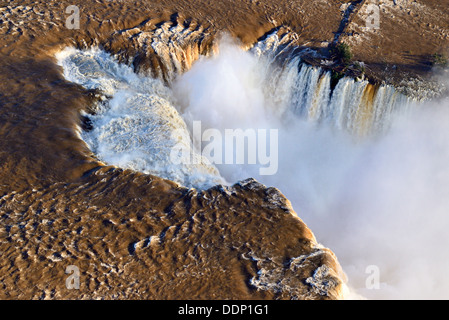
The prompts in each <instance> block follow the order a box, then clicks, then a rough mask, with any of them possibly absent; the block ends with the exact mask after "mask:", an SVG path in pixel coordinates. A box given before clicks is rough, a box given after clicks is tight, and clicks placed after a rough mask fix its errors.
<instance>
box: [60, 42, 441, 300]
mask: <svg viewBox="0 0 449 320" xmlns="http://www.w3.org/2000/svg"><path fill="white" fill-rule="evenodd" d="M280 43H281V41H280V40H279V38H276V35H272V36H270V37H267V39H265V40H264V41H263V42H262V43H258V44H256V45H255V46H254V47H253V48H252V49H250V50H249V51H243V50H242V49H240V48H239V46H237V45H235V44H233V43H229V41H227V42H226V44H225V45H223V46H222V47H221V48H220V50H219V52H220V54H219V55H218V56H214V57H210V58H200V60H199V61H197V62H196V63H194V64H193V66H192V68H191V69H190V70H189V71H187V72H186V73H184V74H183V75H182V76H180V77H177V78H175V80H174V82H173V83H171V88H168V87H166V86H164V85H163V84H162V83H161V82H159V81H158V80H155V79H149V78H145V77H139V76H137V75H134V74H132V71H131V70H130V69H129V68H127V67H125V66H120V65H118V64H117V63H116V62H114V60H113V59H112V58H110V57H109V56H108V55H106V54H105V53H104V52H101V51H99V50H91V51H81V52H80V51H70V50H66V51H64V52H63V53H62V54H61V55H60V56H59V61H60V62H61V64H62V65H63V66H64V69H65V74H66V77H67V79H68V80H71V81H74V82H77V83H80V84H82V85H84V86H86V87H88V88H100V89H102V90H104V91H105V92H107V93H108V94H109V95H111V96H113V98H112V99H111V100H110V101H109V106H108V107H105V108H104V109H102V110H100V112H99V113H98V115H97V116H94V117H92V119H93V122H94V123H93V125H94V130H92V131H91V132H88V133H83V138H85V140H86V142H87V143H88V144H89V146H90V147H91V149H92V150H94V151H95V152H96V153H97V155H99V157H100V158H102V159H103V160H105V161H106V162H110V163H113V164H117V165H120V166H123V167H126V166H128V167H131V168H134V169H136V170H141V171H145V170H147V171H149V172H152V173H154V174H158V175H161V176H163V177H168V178H170V179H171V177H173V178H174V180H175V181H178V182H179V183H182V184H185V185H188V184H189V183H190V184H191V185H192V186H197V185H198V182H199V184H200V187H206V186H208V185H209V186H210V185H213V184H215V183H217V182H218V181H222V182H223V181H224V179H222V178H221V177H220V175H219V174H218V172H217V171H216V170H215V167H213V166H206V167H205V168H204V167H200V168H197V167H195V168H194V169H195V170H197V171H195V170H192V168H191V167H185V166H182V165H181V166H179V167H173V166H172V165H171V164H170V163H169V162H168V160H167V159H168V158H167V153H168V151H167V149H168V148H170V147H171V146H173V145H174V143H175V142H176V141H173V139H172V137H171V134H170V132H173V129H176V128H179V127H180V128H183V130H184V131H183V132H184V134H183V137H182V138H181V140H182V141H184V140H188V139H189V138H190V137H189V132H188V129H189V126H190V125H191V121H194V120H199V121H201V122H202V123H203V125H204V127H213V128H221V129H223V128H278V129H279V170H278V172H277V174H275V175H272V176H260V175H259V174H258V169H259V167H258V166H257V165H256V166H254V165H217V167H218V169H219V172H220V174H221V175H222V176H223V177H225V178H226V180H227V181H238V180H242V179H244V178H247V177H255V178H256V179H258V180H259V181H261V182H262V183H264V184H266V185H270V186H275V187H277V188H279V189H280V190H281V191H282V192H283V193H284V194H285V195H286V196H287V197H288V198H289V199H290V200H291V202H292V205H293V207H294V208H295V209H296V210H297V212H298V215H299V216H300V217H301V218H302V219H303V220H304V221H305V222H306V223H307V224H308V225H309V226H310V227H311V229H312V230H313V231H314V233H315V235H316V237H317V239H318V240H319V241H320V242H322V243H323V244H324V245H325V246H327V247H329V248H331V249H332V250H333V251H334V252H335V253H336V254H337V257H338V258H339V261H340V263H341V264H342V266H343V269H344V270H345V271H346V273H347V274H348V278H349V285H350V287H351V288H352V289H353V293H354V292H355V293H356V294H362V295H363V296H364V297H367V298H372V299H375V298H383V299H402V298H413V299H421V298H424V299H425V298H448V297H449V296H448V293H447V292H446V288H447V287H448V286H449V276H448V275H447V272H446V270H448V268H449V254H448V253H447V250H446V245H447V244H448V243H449V235H448V233H447V232H446V231H445V229H446V226H447V225H448V222H449V219H448V216H447V208H449V200H448V199H449V197H448V196H449V194H447V193H448V191H447V190H449V188H448V187H449V152H448V150H449V142H448V141H449V140H448V139H446V136H447V135H446V124H447V123H448V121H449V112H447V111H446V109H447V108H444V106H449V103H448V101H441V102H439V103H435V104H426V105H421V106H420V108H414V107H412V104H413V103H412V101H411V100H410V99H408V98H406V97H405V96H403V95H401V94H399V93H397V92H396V91H395V90H394V88H391V87H388V86H381V87H379V88H377V89H376V90H375V91H374V93H372V95H371V96H370V97H371V98H372V99H371V101H370V102H369V103H366V99H365V98H366V96H367V90H372V89H373V88H372V87H369V86H370V84H369V83H368V82H367V81H355V80H353V79H348V78H343V79H342V80H340V81H339V82H338V84H337V85H336V87H335V88H334V89H333V91H331V88H330V82H331V79H330V74H329V73H327V72H324V71H323V70H321V69H319V68H316V67H311V66H306V65H303V64H301V63H300V58H299V57H291V58H290V59H287V60H286V61H285V63H280V64H276V63H274V61H276V56H278V55H279V53H280V52H279V51H280V50H282V49H280V48H281V47H282V46H280V45H279V44H280ZM77 57H78V58H77ZM83 59H86V60H87V61H85V62H83V61H84V60H83ZM91 60H94V61H96V62H95V63H93V62H89V61H91ZM80 62H82V63H81V64H80ZM83 65H84V67H83ZM84 69H85V70H84ZM112 70H113V71H112ZM90 74H92V75H94V76H93V77H91V76H90ZM174 106H176V108H175V107H174ZM176 109H177V110H176ZM180 114H181V115H182V117H181V116H180ZM149 132H154V134H148V133H149ZM372 133H376V134H374V135H370V134H372ZM360 135H362V136H365V138H364V139H360V138H357V137H359V136H360ZM186 143H188V142H186ZM148 150H149V151H151V150H153V152H149V151H148ZM154 150H157V152H160V155H159V154H158V158H155V157H154ZM123 153H125V154H126V156H125V157H128V158H127V159H126V158H125V160H123V161H122V162H120V161H121V160H120V159H122V158H121V157H123ZM102 155H103V156H102ZM114 157H118V158H119V159H115V158H114ZM106 158H107V159H106ZM155 168H156V169H155ZM201 175H203V177H202V178H194V177H195V176H196V177H198V176H201ZM176 179H177V180H176ZM370 266H376V267H377V268H378V270H379V271H380V274H379V281H380V283H379V288H378V289H369V288H367V286H366V281H367V279H368V277H369V274H367V270H371V269H370V268H369V267H370ZM352 297H353V296H352Z"/></svg>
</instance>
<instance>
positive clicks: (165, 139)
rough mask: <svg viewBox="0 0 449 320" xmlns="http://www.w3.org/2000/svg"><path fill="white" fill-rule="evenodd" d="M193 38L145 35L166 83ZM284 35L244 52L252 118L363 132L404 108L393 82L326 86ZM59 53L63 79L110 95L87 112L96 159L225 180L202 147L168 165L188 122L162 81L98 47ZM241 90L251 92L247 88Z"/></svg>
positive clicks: (172, 175)
mask: <svg viewBox="0 0 449 320" xmlns="http://www.w3.org/2000/svg"><path fill="white" fill-rule="evenodd" d="M193 36H194V38H195V39H196V38H198V36H199V35H198V33H192V32H186V31H185V30H184V31H183V30H180V26H177V27H172V28H169V27H167V26H166V27H165V28H160V29H157V30H156V32H155V33H154V35H153V38H150V37H149V35H145V41H147V42H150V43H151V46H152V48H153V49H154V52H156V54H159V55H160V56H161V61H163V62H164V63H165V64H166V67H165V68H164V69H165V70H166V71H168V75H166V76H164V78H165V80H167V79H170V80H169V85H170V84H171V83H173V82H174V81H176V80H175V79H176V74H178V75H179V73H180V71H181V70H185V69H186V68H190V65H191V64H192V63H193V62H192V61H191V60H192V59H196V57H197V56H198V53H199V51H200V50H199V49H198V48H197V47H195V48H196V49H195V50H194V51H192V49H191V48H190V46H188V45H186V43H187V40H186V39H189V37H193ZM140 37H142V36H140ZM291 38H292V36H290V35H288V34H284V35H282V36H280V35H278V33H277V32H274V33H272V34H270V35H269V36H267V37H266V38H265V39H264V40H262V41H260V42H258V43H256V44H255V45H254V46H253V47H252V48H250V49H249V50H248V52H249V53H250V54H251V55H252V56H253V57H256V58H257V60H255V62H254V65H255V66H254V68H252V69H251V70H248V72H247V73H248V74H249V76H250V77H252V78H254V79H255V80H254V81H255V82H256V86H257V87H258V88H260V91H261V92H263V98H261V99H260V100H261V102H260V104H263V108H264V109H265V111H261V110H259V111H257V110H258V109H257V108H259V106H255V108H256V109H254V110H253V114H252V115H253V116H254V112H259V113H263V112H266V111H269V113H270V114H274V115H275V117H277V118H279V119H282V118H289V117H290V115H291V114H293V115H295V116H296V117H298V118H299V119H303V120H306V121H308V122H312V123H321V124H323V125H328V126H329V125H330V126H332V127H335V128H337V129H340V130H343V131H348V132H350V133H352V134H354V135H355V136H364V135H367V134H369V133H373V132H377V133H379V132H381V131H383V130H385V128H387V127H388V123H389V118H390V117H391V115H392V114H393V113H394V112H397V111H404V110H407V108H408V107H409V106H410V105H411V103H412V102H413V101H412V100H411V99H409V98H407V97H406V96H404V95H402V94H400V93H398V92H397V91H395V89H394V88H393V87H390V86H385V85H373V84H371V83H369V82H368V81H366V80H359V81H357V80H354V79H351V78H348V77H344V78H342V79H340V80H339V81H338V83H337V85H336V86H335V88H333V90H332V89H331V73H330V71H325V70H323V69H322V68H320V67H315V66H310V65H308V64H306V63H304V62H303V61H302V60H301V54H298V53H294V50H292V48H291V47H290V43H291ZM149 39H151V40H149ZM139 41H143V40H142V39H140V40H139ZM181 44H182V45H181ZM214 51H215V52H216V53H217V51H218V48H217V47H214ZM191 52H194V57H190V56H189V53H191ZM188 56H189V57H188ZM216 56H217V54H216ZM58 59H59V63H60V64H61V65H62V66H64V68H65V74H66V77H67V78H68V79H69V80H71V81H74V82H76V83H79V84H81V85H83V86H85V87H86V88H88V89H100V90H101V91H102V92H103V93H104V94H105V95H106V96H112V97H113V98H112V99H111V100H109V101H106V103H103V104H102V107H100V108H99V110H98V112H99V114H98V115H96V116H91V118H92V120H93V127H94V129H93V131H92V132H87V133H84V134H83V138H84V139H85V141H86V142H87V143H88V145H89V147H90V148H91V149H92V150H93V151H94V152H95V153H96V154H97V156H98V157H99V158H100V159H101V160H103V161H105V162H106V163H109V164H116V165H119V166H122V167H125V168H131V169H134V170H139V171H143V172H146V173H151V174H156V175H160V176H162V177H165V178H168V179H171V180H174V181H176V182H178V183H180V184H183V185H186V186H189V187H197V188H204V187H208V186H212V185H214V184H216V183H225V182H224V180H223V179H222V178H220V177H219V174H218V173H217V171H216V169H215V168H214V166H213V164H211V163H209V162H208V161H207V159H204V158H201V155H200V154H199V153H200V152H201V150H196V151H195V152H192V153H193V154H194V157H199V158H201V159H202V160H201V161H199V160H198V161H193V162H194V163H201V164H202V165H203V166H202V167H201V168H200V167H198V166H197V165H192V164H187V165H185V166H184V167H183V166H174V167H176V169H174V167H173V166H168V165H167V163H168V162H169V160H168V158H169V150H170V148H173V147H174V146H175V145H176V144H177V143H180V141H181V142H182V143H184V144H185V145H186V146H187V145H188V144H189V142H188V141H189V139H190V138H189V134H188V132H187V128H188V127H189V126H190V124H189V123H187V126H186V124H185V123H184V121H185V120H186V119H184V120H182V119H181V118H180V117H179V115H178V112H177V111H176V101H174V100H173V98H172V95H173V93H172V92H171V89H170V87H167V85H166V84H164V82H163V81H161V80H158V79H157V78H156V79H153V78H151V77H148V76H139V75H136V74H134V73H133V72H132V70H131V69H130V68H128V67H126V66H124V65H119V64H118V63H117V62H115V61H114V59H113V58H112V57H110V56H109V55H108V54H106V53H105V52H103V51H101V50H98V49H96V50H87V51H80V50H74V49H66V50H65V51H63V52H61V53H60V54H59V55H58ZM201 59H205V58H200V60H201ZM207 59H211V58H207ZM250 59H253V58H250ZM170 61H171V62H170ZM186 61H187V62H188V63H187V64H186ZM169 62H170V63H169ZM245 76H246V75H244V77H245ZM160 77H161V78H162V75H160ZM245 85H246V84H242V86H245ZM261 88H264V89H263V90H262V89H261ZM244 89H245V88H244ZM246 89H248V91H251V90H252V91H254V90H253V89H254V88H246ZM256 90H259V89H256ZM104 99H106V98H104ZM245 99H247V100H242V101H243V102H242V103H245V101H246V103H252V101H254V100H258V96H256V95H253V96H252V97H249V98H248V97H247V98H245ZM175 100H176V99H175ZM247 107H248V106H247ZM178 109H179V108H178ZM267 109H268V110H267ZM178 111H179V110H178ZM197 117H198V115H197ZM190 120H192V119H190ZM193 120H198V119H193ZM162 123H165V125H164V126H163V128H162V129H161V128H160V126H158V124H162ZM259 125H261V124H260V123H259ZM179 128H182V130H184V132H183V133H182V134H181V136H182V139H181V138H179V137H178V138H176V137H175V138H174V137H173V134H174V135H177V134H179V132H178V131H177V130H178V129H179ZM188 148H192V149H193V148H194V147H193V146H188ZM156 150H159V151H157V152H155V151H156ZM198 152H199V153H198ZM181 167H182V168H181ZM187 167H188V168H187ZM178 171H180V172H178ZM206 172H207V176H208V177H207V178H205V173H206ZM192 177H197V178H192ZM198 177H202V178H198Z"/></svg>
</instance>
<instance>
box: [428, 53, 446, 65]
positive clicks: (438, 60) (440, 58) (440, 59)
mask: <svg viewBox="0 0 449 320" xmlns="http://www.w3.org/2000/svg"><path fill="white" fill-rule="evenodd" d="M432 63H433V65H434V66H437V67H442V68H447V67H449V59H448V58H447V57H446V56H445V55H442V54H440V53H435V54H434V55H433V56H432Z"/></svg>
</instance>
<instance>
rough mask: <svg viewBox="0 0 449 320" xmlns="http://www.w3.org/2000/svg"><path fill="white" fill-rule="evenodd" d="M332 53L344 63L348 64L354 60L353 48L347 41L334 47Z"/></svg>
mask: <svg viewBox="0 0 449 320" xmlns="http://www.w3.org/2000/svg"><path fill="white" fill-rule="evenodd" d="M331 54H332V56H333V57H334V59H336V60H339V61H340V63H342V64H344V65H348V64H349V63H350V62H351V60H352V52H351V48H350V47H349V45H347V44H346V43H339V44H337V45H336V46H334V47H332V48H331Z"/></svg>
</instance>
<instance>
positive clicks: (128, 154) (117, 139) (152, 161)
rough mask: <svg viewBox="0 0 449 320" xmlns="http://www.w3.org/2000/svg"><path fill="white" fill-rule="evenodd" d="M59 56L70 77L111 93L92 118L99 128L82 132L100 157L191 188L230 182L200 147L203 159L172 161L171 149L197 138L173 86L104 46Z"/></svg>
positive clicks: (104, 160)
mask: <svg viewBox="0 0 449 320" xmlns="http://www.w3.org/2000/svg"><path fill="white" fill-rule="evenodd" d="M57 59H58V61H59V64H60V65H61V66H63V68H64V75H65V77H66V79H67V80H69V81H72V82H75V83H78V84H80V85H82V86H84V87H86V88H88V89H99V90H101V92H103V93H104V95H105V96H109V97H110V99H106V98H104V99H105V103H103V104H99V106H98V110H97V114H96V115H94V116H90V118H91V120H92V125H93V130H92V131H89V132H83V133H82V138H83V139H84V141H85V142H86V143H87V144H88V146H89V148H90V149H91V150H92V151H93V152H94V153H95V154H96V155H97V157H98V158H99V159H100V160H102V161H103V162H105V163H107V164H112V165H117V166H119V167H122V168H126V169H133V170H137V171H141V172H144V173H148V174H153V175H157V176H160V177H163V178H166V179H170V180H172V181H175V182H177V183H179V184H181V185H183V186H187V187H198V188H204V187H208V186H210V185H211V184H220V183H225V181H224V180H223V179H222V178H221V176H220V174H219V172H218V171H217V169H216V168H215V167H214V166H213V165H212V164H211V163H210V162H209V161H208V160H207V159H206V158H204V157H202V156H201V155H200V154H199V153H197V152H195V151H194V150H192V154H193V156H194V157H195V158H198V159H196V160H195V161H194V162H193V163H192V164H187V163H186V164H179V165H172V164H171V161H170V157H171V153H170V151H171V149H172V148H173V147H174V146H176V145H178V144H179V143H184V144H185V145H186V148H190V147H191V145H190V143H189V141H190V140H191V138H190V135H189V131H188V129H187V127H186V124H185V122H184V120H183V119H182V118H181V117H180V115H179V113H178V111H177V110H176V109H175V108H174V106H173V102H172V98H171V92H170V89H169V88H167V87H166V86H165V85H164V84H163V82H162V81H161V80H159V79H152V78H150V77H144V76H139V75H137V74H135V73H134V72H133V70H132V69H131V68H129V67H128V66H125V65H121V64H118V63H117V61H116V60H114V59H113V58H112V57H111V56H110V55H108V54H107V53H105V52H104V51H101V50H99V49H89V50H75V49H73V48H68V49H65V50H63V51H62V52H60V53H59V54H58V55H57ZM174 132H176V135H174V134H173V133H174ZM196 163H197V164H196Z"/></svg>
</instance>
